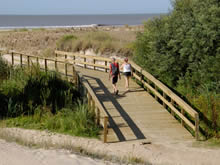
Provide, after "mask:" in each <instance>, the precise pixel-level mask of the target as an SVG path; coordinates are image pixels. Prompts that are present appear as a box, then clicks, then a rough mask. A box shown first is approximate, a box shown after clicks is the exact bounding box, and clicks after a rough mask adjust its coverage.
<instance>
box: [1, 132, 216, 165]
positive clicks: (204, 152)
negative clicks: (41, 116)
mask: <svg viewBox="0 0 220 165" xmlns="http://www.w3.org/2000/svg"><path fill="white" fill-rule="evenodd" d="M4 136H5V137H6V138H7V139H10V137H13V139H16V141H19V140H20V141H23V143H24V142H25V144H26V145H30V144H35V145H36V144H38V145H40V146H47V147H48V146H53V147H54V146H55V147H56V148H66V149H74V148H81V149H82V150H84V151H87V152H89V153H92V154H94V155H100V157H101V158H105V159H108V160H111V159H112V160H127V161H128V162H129V159H132V158H138V159H139V160H143V161H145V162H148V164H153V165H218V164H220V149H219V148H204V147H195V144H196V143H197V142H195V141H189V142H185V143H180V142H179V143H177V142H176V143H175V142H166V141H161V142H159V141H158V142H153V143H152V144H146V145H143V144H142V142H144V141H143V140H136V141H129V142H119V143H107V144H104V143H102V142H101V141H100V140H97V139H88V138H80V137H73V136H68V135H61V134H55V133H50V132H48V131H36V130H25V129H21V128H1V129H0V137H4ZM5 137H4V138H5ZM18 139H19V140H18ZM2 144H3V145H2ZM37 151H40V153H41V152H42V153H43V154H42V155H44V157H46V158H45V161H46V160H47V161H50V162H51V163H53V162H52V161H53V158H55V157H57V159H58V160H59V161H67V164H68V161H70V160H73V158H72V157H75V158H76V160H74V161H78V160H79V161H80V160H81V157H77V156H72V157H71V156H70V155H71V154H68V153H67V154H66V153H65V152H63V150H55V151H46V150H31V149H27V148H23V147H18V146H17V145H15V144H14V143H13V144H10V143H9V144H7V143H4V142H1V143H0V158H1V156H2V155H3V154H4V155H5V156H4V161H6V162H7V160H8V161H9V162H11V161H12V163H13V161H14V162H15V160H13V159H17V158H19V157H21V155H20V154H21V153H22V152H24V155H25V154H26V156H25V158H27V161H35V159H32V158H34V153H37ZM6 153H11V154H10V155H8V156H7V154H6ZM16 154H17V155H16ZM12 155H13V156H14V158H13V157H12ZM25 158H24V159H25ZM0 160H1V159H0ZM58 160H57V161H58ZM84 160H85V161H89V160H90V159H86V158H82V161H84ZM23 161H25V160H23ZM36 161H37V160H36ZM100 163H102V162H100ZM97 164H98V163H97ZM0 165H1V164H0ZM7 165H8V164H7ZM16 165H20V164H19V163H17V164H16ZM22 165H26V164H25V163H22ZM27 165H28V163H27Z"/></svg>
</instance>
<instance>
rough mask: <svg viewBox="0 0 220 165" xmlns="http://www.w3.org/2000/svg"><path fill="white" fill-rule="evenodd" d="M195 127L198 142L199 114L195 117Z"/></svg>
mask: <svg viewBox="0 0 220 165" xmlns="http://www.w3.org/2000/svg"><path fill="white" fill-rule="evenodd" d="M195 126H196V130H195V137H196V140H199V114H196V115H195Z"/></svg>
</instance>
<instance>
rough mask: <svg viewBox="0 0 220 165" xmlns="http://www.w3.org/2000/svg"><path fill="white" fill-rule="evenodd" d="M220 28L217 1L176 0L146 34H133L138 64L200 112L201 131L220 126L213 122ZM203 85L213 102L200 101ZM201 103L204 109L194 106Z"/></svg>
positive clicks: (219, 87) (218, 86)
mask: <svg viewBox="0 0 220 165" xmlns="http://www.w3.org/2000/svg"><path fill="white" fill-rule="evenodd" d="M219 27H220V5H219V1H217V0H203V1H200V0H175V1H173V11H172V12H171V13H170V14H169V15H167V16H161V17H160V18H156V19H154V20H150V21H148V22H146V23H145V28H144V32H142V33H139V34H138V35H137V41H136V43H135V56H134V60H135V61H136V62H137V63H138V64H140V65H141V66H142V67H143V68H145V69H146V70H147V71H149V72H150V73H152V74H153V75H154V76H155V77H156V78H158V79H160V80H161V81H162V82H164V83H165V84H167V85H168V86H169V87H171V88H173V89H175V90H176V91H177V92H178V93H179V94H180V95H181V97H183V98H184V99H186V100H187V101H188V102H190V103H191V105H192V106H194V107H195V108H198V111H199V112H200V116H201V118H202V119H203V122H205V123H206V126H205V127H204V129H206V130H210V129H211V130H212V131H213V130H219V127H220V125H219V124H217V123H218V122H216V121H217V120H220V117H219V115H217V112H219V111H220V110H219V106H217V104H218V103H219V102H220V98H219V94H220V71H219V66H220V30H219ZM204 86H205V87H206V88H207V89H208V93H207V92H206V94H205V95H206V96H207V97H208V98H209V99H210V100H212V101H204V97H203V94H204V90H203V89H204ZM214 96H215V97H214ZM208 98H206V99H208ZM214 98H215V99H214ZM195 100H197V101H195ZM199 100H200V101H201V100H203V101H204V104H205V105H204V106H200V105H198V104H197V103H196V102H200V101H199ZM213 107H215V108H213ZM214 116H215V117H214ZM216 117H217V119H216ZM210 123H212V124H210ZM213 123H214V125H215V126H214V127H213V126H211V125H213ZM217 127H218V129H217ZM213 135H214V134H213Z"/></svg>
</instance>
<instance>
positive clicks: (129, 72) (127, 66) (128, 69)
mask: <svg viewBox="0 0 220 165" xmlns="http://www.w3.org/2000/svg"><path fill="white" fill-rule="evenodd" d="M120 69H123V74H124V77H125V88H126V91H129V79H130V77H131V75H132V70H131V64H130V63H128V58H127V57H126V58H125V59H124V63H123V64H122V65H121V67H120Z"/></svg>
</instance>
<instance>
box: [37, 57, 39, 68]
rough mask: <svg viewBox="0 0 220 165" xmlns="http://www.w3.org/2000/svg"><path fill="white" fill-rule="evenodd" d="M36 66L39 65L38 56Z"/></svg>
mask: <svg viewBox="0 0 220 165" xmlns="http://www.w3.org/2000/svg"><path fill="white" fill-rule="evenodd" d="M37 66H38V67H39V58H38V57H37Z"/></svg>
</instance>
